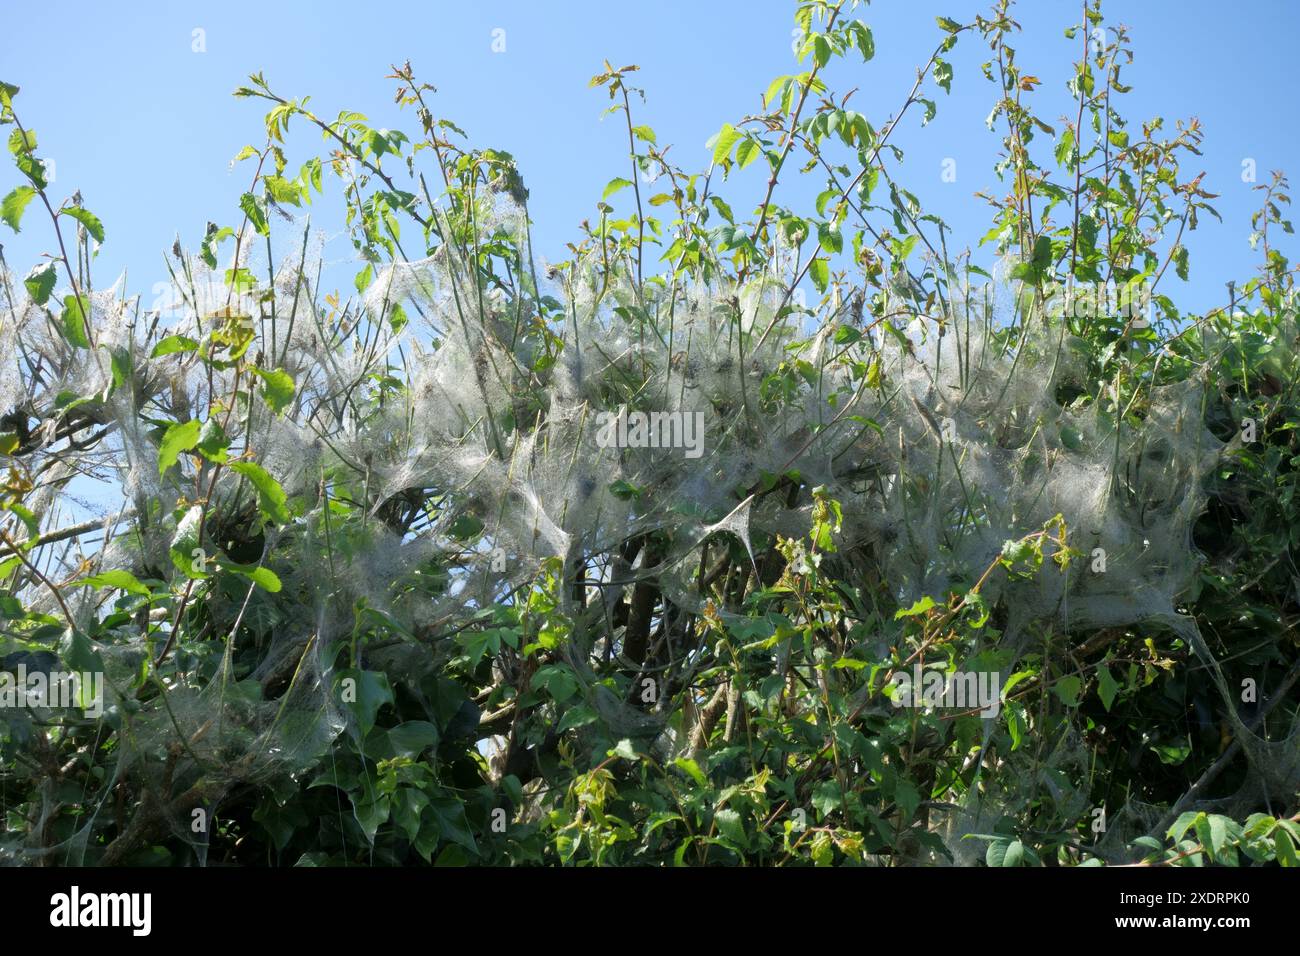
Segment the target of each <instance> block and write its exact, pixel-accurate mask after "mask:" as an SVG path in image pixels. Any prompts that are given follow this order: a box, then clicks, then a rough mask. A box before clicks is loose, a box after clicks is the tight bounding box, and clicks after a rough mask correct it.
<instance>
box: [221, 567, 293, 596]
mask: <svg viewBox="0 0 1300 956" xmlns="http://www.w3.org/2000/svg"><path fill="white" fill-rule="evenodd" d="M217 563H218V564H219V565H220V566H221V567H223V568H225V569H226V570H227V571H234V572H235V573H236V574H242V575H243V576H244V577H246V578H248V579H249V580H250V581H252V582H253V583H254V584H256V585H257V586H258V587H260V588H261V589H262V590H264V591H270V592H271V593H272V594H276V593H278V592H279V590H280V587H281V585H280V576H279V575H278V574H276V573H275V572H274V571H272V570H271V569H270V568H266V567H262V566H261V565H259V564H239V563H238V562H235V561H225V560H218V562H217Z"/></svg>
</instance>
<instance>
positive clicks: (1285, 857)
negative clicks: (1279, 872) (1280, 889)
mask: <svg viewBox="0 0 1300 956" xmlns="http://www.w3.org/2000/svg"><path fill="white" fill-rule="evenodd" d="M1273 849H1274V851H1275V852H1276V853H1277V862H1278V865H1279V866H1285V867H1288V868H1291V867H1300V857H1297V856H1296V844H1295V840H1294V839H1293V838H1292V837H1291V834H1289V833H1288V832H1287V831H1286V830H1284V829H1282V828H1281V827H1278V829H1277V830H1276V831H1274V833H1273Z"/></svg>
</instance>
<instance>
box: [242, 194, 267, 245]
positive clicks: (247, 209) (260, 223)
mask: <svg viewBox="0 0 1300 956" xmlns="http://www.w3.org/2000/svg"><path fill="white" fill-rule="evenodd" d="M239 208H240V209H242V210H243V211H244V215H245V216H247V217H248V221H249V222H251V223H252V224H253V228H254V229H255V230H257V234H258V235H259V236H266V235H270V232H271V228H270V226H268V225H267V222H266V213H265V212H264V211H263V209H262V204H261V203H260V202H259V201H258V199H257V197H256V196H254V195H253V194H252V193H244V194H243V195H242V196H240V197H239Z"/></svg>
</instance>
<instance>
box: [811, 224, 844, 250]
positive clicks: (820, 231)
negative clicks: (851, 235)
mask: <svg viewBox="0 0 1300 956" xmlns="http://www.w3.org/2000/svg"><path fill="white" fill-rule="evenodd" d="M817 244H818V245H820V246H821V248H822V250H823V251H824V252H828V253H835V252H840V251H842V250H843V249H844V237H843V236H841V235H840V231H839V230H838V229H835V228H834V227H832V226H831V224H830V223H829V222H819V223H817Z"/></svg>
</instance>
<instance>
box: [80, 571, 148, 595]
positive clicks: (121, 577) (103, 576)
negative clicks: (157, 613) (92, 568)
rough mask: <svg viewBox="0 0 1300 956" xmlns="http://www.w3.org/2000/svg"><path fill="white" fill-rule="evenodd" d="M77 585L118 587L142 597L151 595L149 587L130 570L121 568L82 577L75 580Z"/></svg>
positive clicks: (120, 589)
mask: <svg viewBox="0 0 1300 956" xmlns="http://www.w3.org/2000/svg"><path fill="white" fill-rule="evenodd" d="M74 586H75V587H89V588H117V589H118V590H119V591H126V592H128V593H129V594H139V595H140V596H141V597H148V596H149V589H148V588H147V587H145V586H144V585H143V584H141V583H140V581H139V580H138V579H137V578H136V576H135V575H134V574H132V573H131V572H130V571H123V570H120V569H117V570H112V571H101V572H100V573H99V574H93V575H91V576H90V577H88V578H82V579H81V580H80V581H77V582H75V585H74Z"/></svg>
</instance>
